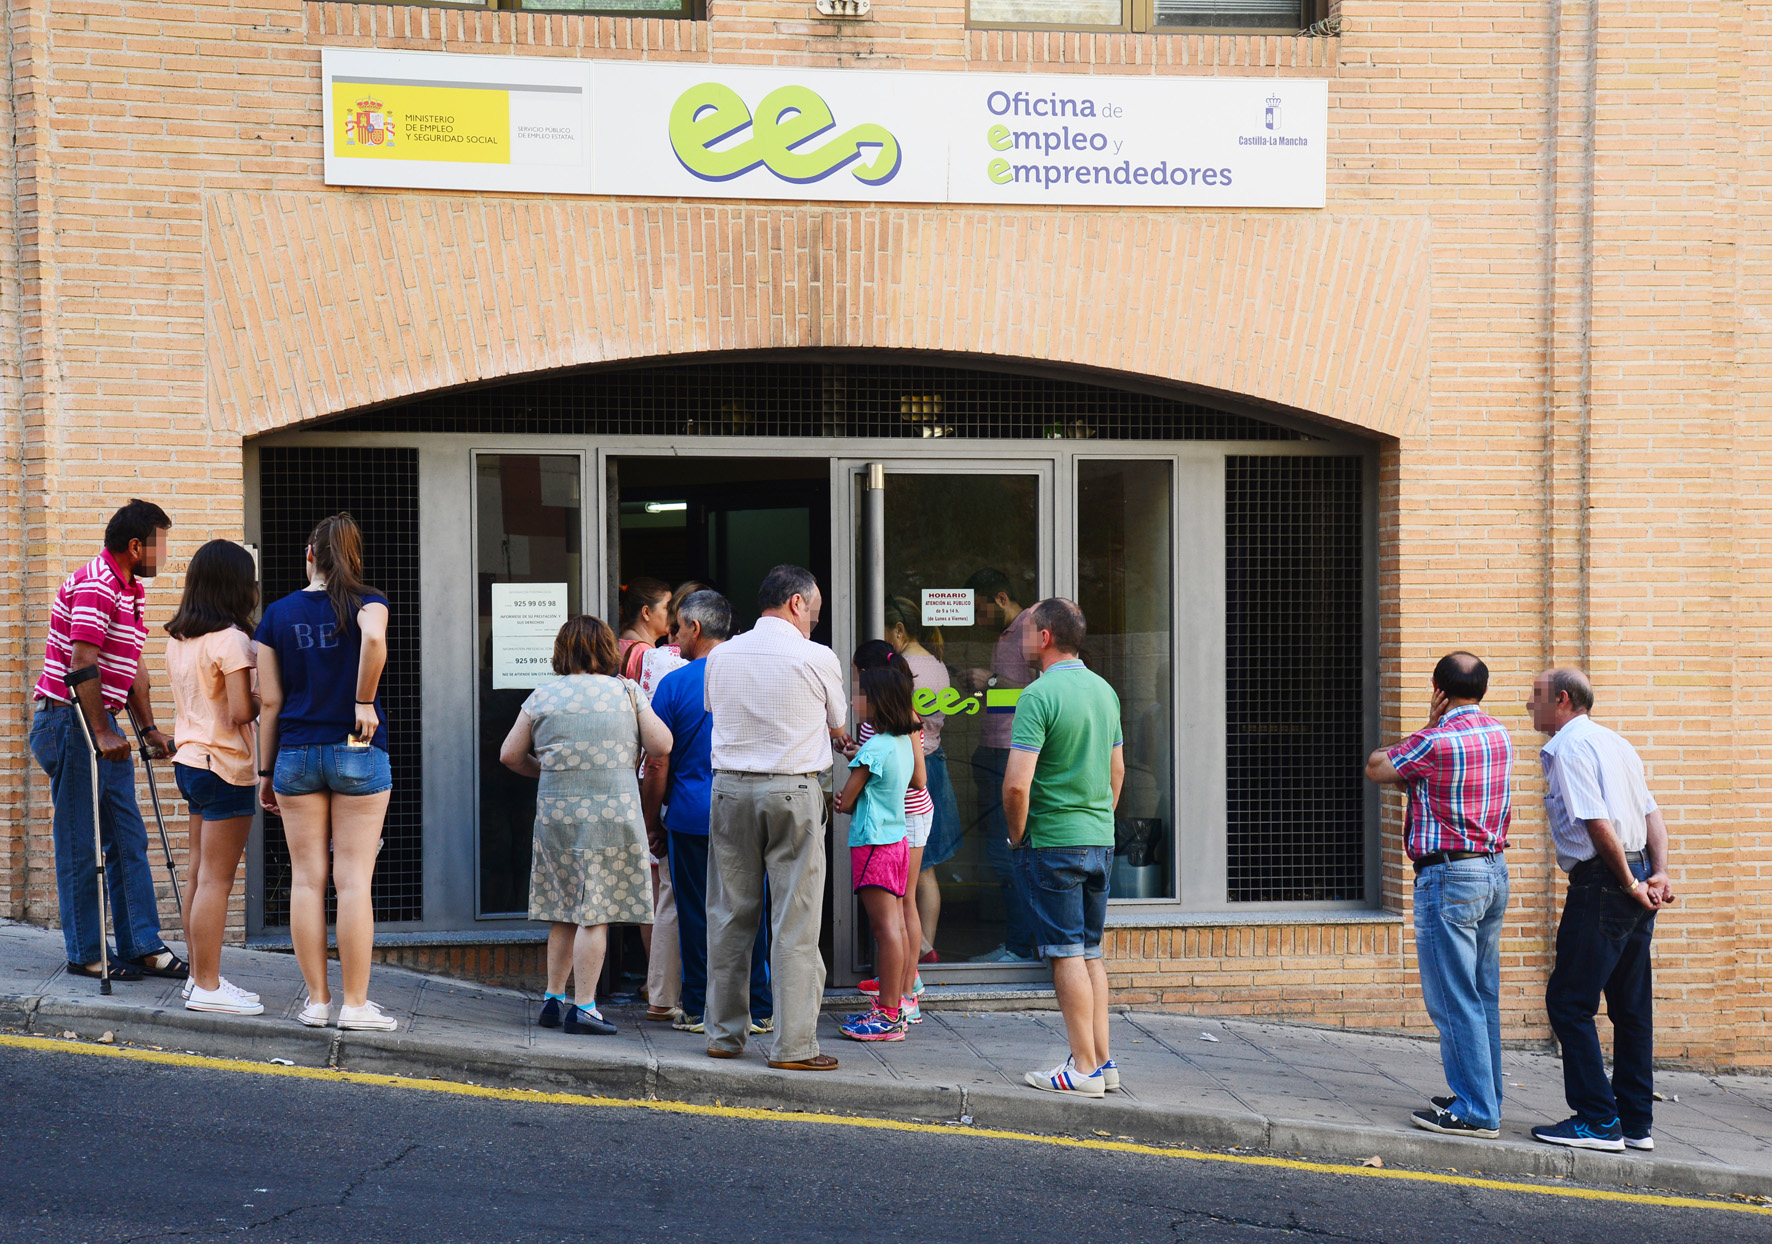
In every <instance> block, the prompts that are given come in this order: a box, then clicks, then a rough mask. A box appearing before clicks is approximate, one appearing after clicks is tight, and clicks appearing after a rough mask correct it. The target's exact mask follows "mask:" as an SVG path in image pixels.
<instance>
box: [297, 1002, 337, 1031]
mask: <svg viewBox="0 0 1772 1244" xmlns="http://www.w3.org/2000/svg"><path fill="white" fill-rule="evenodd" d="M295 1018H296V1019H297V1020H299V1021H300V1022H302V1023H304V1024H306V1025H307V1026H308V1027H309V1028H324V1027H326V1025H327V1024H329V1023H330V1022H332V1003H330V1002H315V1001H314V1000H313V999H312V998H309V999H308V1004H307V1005H306V1006H304V1007H303V1008H302V1009H301V1014H300V1015H297V1016H296V1017H295Z"/></svg>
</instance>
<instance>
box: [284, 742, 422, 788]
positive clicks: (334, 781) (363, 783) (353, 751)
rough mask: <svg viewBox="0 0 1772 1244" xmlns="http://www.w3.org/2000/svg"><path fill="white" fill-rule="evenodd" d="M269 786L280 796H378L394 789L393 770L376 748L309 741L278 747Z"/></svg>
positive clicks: (386, 756)
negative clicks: (273, 772) (329, 792)
mask: <svg viewBox="0 0 1772 1244" xmlns="http://www.w3.org/2000/svg"><path fill="white" fill-rule="evenodd" d="M271 789H272V790H274V791H276V792H277V793H278V794H279V795H317V794H319V793H320V792H321V791H325V790H329V791H331V792H332V793H333V794H335V795H379V794H381V793H382V792H383V791H384V790H393V789H394V773H393V770H392V769H390V768H389V767H388V754H387V753H386V752H384V751H382V749H381V748H379V747H373V746H371V747H346V746H345V745H344V744H342V743H309V744H306V745H298V746H295V747H285V748H281V749H279V750H278V752H277V772H276V775H275V776H274V777H273V778H272V779H271Z"/></svg>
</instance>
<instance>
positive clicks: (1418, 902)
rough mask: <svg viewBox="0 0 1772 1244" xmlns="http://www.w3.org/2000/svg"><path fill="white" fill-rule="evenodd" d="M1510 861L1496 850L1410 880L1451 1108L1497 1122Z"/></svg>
mask: <svg viewBox="0 0 1772 1244" xmlns="http://www.w3.org/2000/svg"><path fill="white" fill-rule="evenodd" d="M1507 893H1508V887H1507V861H1506V859H1505V858H1504V857H1502V856H1500V855H1497V856H1494V857H1493V858H1491V859H1483V858H1481V857H1478V858H1475V859H1468V860H1453V861H1452V862H1451V863H1448V864H1435V865H1433V866H1431V867H1429V868H1427V869H1424V870H1423V871H1422V873H1421V874H1420V875H1419V876H1417V877H1416V878H1415V953H1416V956H1417V958H1419V960H1420V962H1421V995H1422V1000H1423V1001H1424V1002H1426V1003H1427V1013H1428V1015H1429V1016H1430V1017H1431V1018H1432V1019H1433V1021H1434V1027H1436V1028H1438V1029H1439V1030H1440V1062H1441V1064H1442V1065H1443V1066H1444V1067H1445V1069H1446V1084H1447V1086H1448V1087H1449V1088H1451V1090H1452V1095H1453V1096H1454V1097H1456V1098H1457V1099H1458V1100H1457V1101H1455V1102H1453V1103H1452V1113H1453V1114H1455V1115H1457V1116H1458V1117H1459V1118H1461V1119H1463V1120H1464V1121H1465V1122H1467V1123H1474V1124H1476V1125H1477V1126H1478V1127H1500V1126H1501V921H1502V917H1503V916H1504V915H1505V914H1506V911H1507Z"/></svg>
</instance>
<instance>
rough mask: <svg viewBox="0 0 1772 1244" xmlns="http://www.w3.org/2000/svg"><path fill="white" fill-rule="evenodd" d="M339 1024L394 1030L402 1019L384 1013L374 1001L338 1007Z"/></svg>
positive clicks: (386, 1030) (343, 1026)
mask: <svg viewBox="0 0 1772 1244" xmlns="http://www.w3.org/2000/svg"><path fill="white" fill-rule="evenodd" d="M338 1026H339V1027H340V1028H351V1029H357V1030H363V1031H370V1030H373V1031H376V1032H392V1031H394V1029H396V1028H398V1027H399V1026H400V1021H399V1020H397V1019H395V1018H394V1017H393V1016H392V1015H383V1014H382V1013H381V1008H380V1007H379V1006H377V1005H375V1003H373V1002H365V1003H364V1004H363V1005H362V1006H341V1007H339V1009H338Z"/></svg>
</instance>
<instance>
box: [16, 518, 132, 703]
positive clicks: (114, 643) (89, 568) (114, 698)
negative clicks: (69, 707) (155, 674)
mask: <svg viewBox="0 0 1772 1244" xmlns="http://www.w3.org/2000/svg"><path fill="white" fill-rule="evenodd" d="M147 594H148V589H147V587H146V586H145V585H144V584H143V583H142V581H141V580H140V579H139V578H131V579H130V580H129V581H128V582H127V583H126V582H124V579H123V572H122V571H120V570H119V569H118V568H117V563H116V562H115V561H114V560H112V558H111V551H110V550H109V549H105V550H103V551H102V552H100V553H99V555H98V556H97V557H95V558H93V559H92V560H91V561H89V562H87V563H86V564H85V565H84V566H82V567H80V569H78V570H76V571H75V572H74V573H73V574H71V575H69V576H68V577H67V578H66V579H64V580H62V585H61V589H60V590H59V591H58V592H56V594H55V604H54V606H53V607H52V608H51V609H50V611H49V640H48V642H47V643H46V644H45V645H44V653H43V677H41V678H39V679H38V680H37V689H36V691H35V692H33V694H35V695H39V696H48V697H49V698H51V699H55V700H62V701H68V700H72V699H73V696H71V695H69V694H68V683H67V677H68V666H69V663H70V662H71V661H72V659H73V656H74V645H75V644H77V643H84V644H95V645H97V647H98V668H99V675H100V681H101V682H102V684H103V686H104V700H105V707H106V708H108V709H110V710H111V711H113V712H115V711H116V710H117V709H120V708H122V707H123V703H124V701H125V700H127V699H128V698H129V688H130V687H131V686H132V685H134V683H135V669H136V666H137V665H138V664H140V663H141V656H142V645H143V644H145V643H146V642H147V640H148V624H147V622H146V620H145V619H144V618H143V617H142V600H143V599H144V598H145V597H146V596H147Z"/></svg>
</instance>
